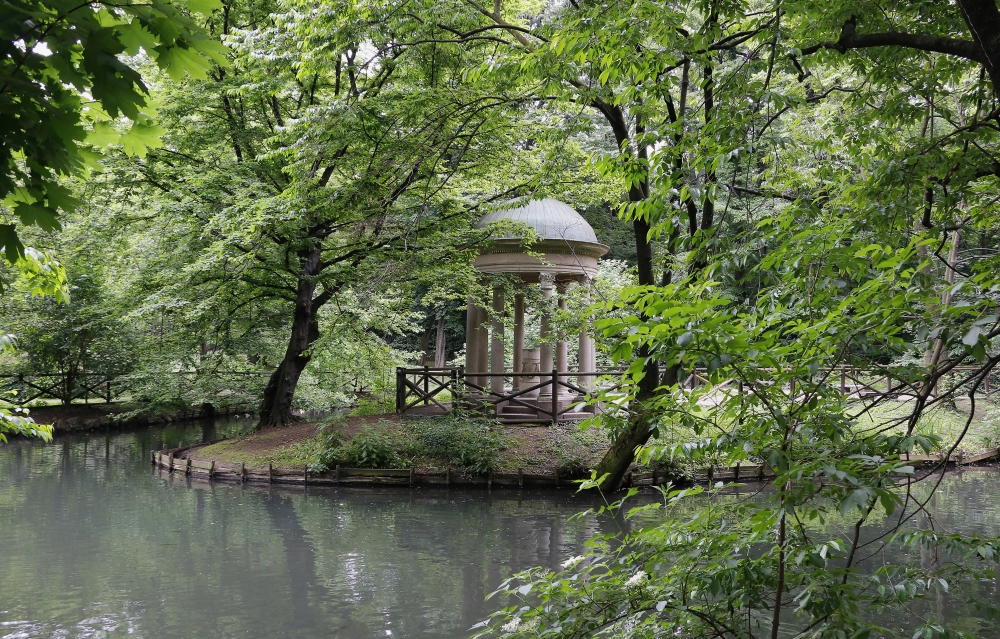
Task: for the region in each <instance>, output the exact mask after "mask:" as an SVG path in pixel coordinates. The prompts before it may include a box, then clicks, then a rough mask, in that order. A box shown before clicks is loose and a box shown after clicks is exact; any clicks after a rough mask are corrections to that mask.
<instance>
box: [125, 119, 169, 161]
mask: <svg viewBox="0 0 1000 639" xmlns="http://www.w3.org/2000/svg"><path fill="white" fill-rule="evenodd" d="M164 133H166V131H164V130H163V128H162V127H160V126H159V125H156V124H153V125H147V124H139V123H135V124H133V125H132V128H131V129H130V130H129V132H128V133H126V134H125V135H123V136H122V137H121V143H122V147H123V148H124V150H125V153H127V154H128V155H130V156H138V157H141V158H144V157H146V152H147V151H148V150H149V149H158V148H160V147H162V146H163V141H162V140H161V139H160V136H162V135H163V134H164Z"/></svg>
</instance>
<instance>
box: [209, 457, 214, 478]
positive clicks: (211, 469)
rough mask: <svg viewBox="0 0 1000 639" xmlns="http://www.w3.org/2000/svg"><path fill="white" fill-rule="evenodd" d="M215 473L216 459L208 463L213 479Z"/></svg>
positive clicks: (210, 475)
mask: <svg viewBox="0 0 1000 639" xmlns="http://www.w3.org/2000/svg"><path fill="white" fill-rule="evenodd" d="M214 475H215V460H214V459H213V460H212V461H210V462H209V464H208V478H209V479H211V478H212V477H213V476H214Z"/></svg>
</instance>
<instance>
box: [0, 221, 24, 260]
mask: <svg viewBox="0 0 1000 639" xmlns="http://www.w3.org/2000/svg"><path fill="white" fill-rule="evenodd" d="M0 245H3V250H4V256H5V257H6V258H7V263H8V264H13V263H15V262H17V261H18V260H19V259H21V258H22V257H24V244H21V238H19V237H18V236H17V230H16V229H15V227H14V225H13V224H0Z"/></svg>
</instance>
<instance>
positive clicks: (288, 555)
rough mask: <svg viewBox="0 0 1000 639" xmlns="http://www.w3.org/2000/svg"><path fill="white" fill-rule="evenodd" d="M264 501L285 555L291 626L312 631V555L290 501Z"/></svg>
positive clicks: (278, 497) (282, 498) (277, 497)
mask: <svg viewBox="0 0 1000 639" xmlns="http://www.w3.org/2000/svg"><path fill="white" fill-rule="evenodd" d="M263 501H264V510H265V512H267V515H268V517H269V518H270V519H271V524H272V525H273V526H274V529H275V532H277V533H278V534H279V535H281V547H282V548H283V549H284V551H285V562H286V563H287V565H288V584H289V592H288V595H289V599H290V603H291V606H292V611H293V616H292V625H293V626H294V627H306V628H311V627H313V626H315V624H316V615H315V613H314V612H313V609H312V606H311V604H310V594H311V592H312V591H313V589H314V588H315V585H316V556H315V551H314V550H313V547H312V544H310V543H309V540H308V539H307V538H306V531H305V529H304V528H303V527H302V525H301V524H300V523H299V518H298V516H297V515H296V514H295V506H294V504H293V503H292V500H291V499H290V498H288V497H285V496H282V495H268V496H266V497H265V498H264V500H263Z"/></svg>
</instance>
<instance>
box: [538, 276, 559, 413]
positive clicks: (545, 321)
mask: <svg viewBox="0 0 1000 639" xmlns="http://www.w3.org/2000/svg"><path fill="white" fill-rule="evenodd" d="M555 281H556V276H555V275H553V274H552V273H542V274H540V275H539V276H538V284H539V286H540V287H541V289H542V296H543V297H544V298H545V301H544V302H543V304H544V305H545V307H544V308H543V309H542V313H541V318H540V319H541V321H540V324H541V326H540V327H539V331H538V337H539V339H540V341H541V344H539V348H538V353H539V357H538V360H539V362H538V372H539V375H540V376H541V379H545V376H546V375H551V374H552V368H553V363H552V342H551V337H552V327H551V326H550V321H551V320H550V318H549V309H548V303H549V300H551V299H552V288H553V286H554V285H555ZM538 398H539V401H542V398H548V399H549V401H551V399H552V388H551V387H549V386H543V387H542V388H541V390H540V392H539V393H538Z"/></svg>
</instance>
